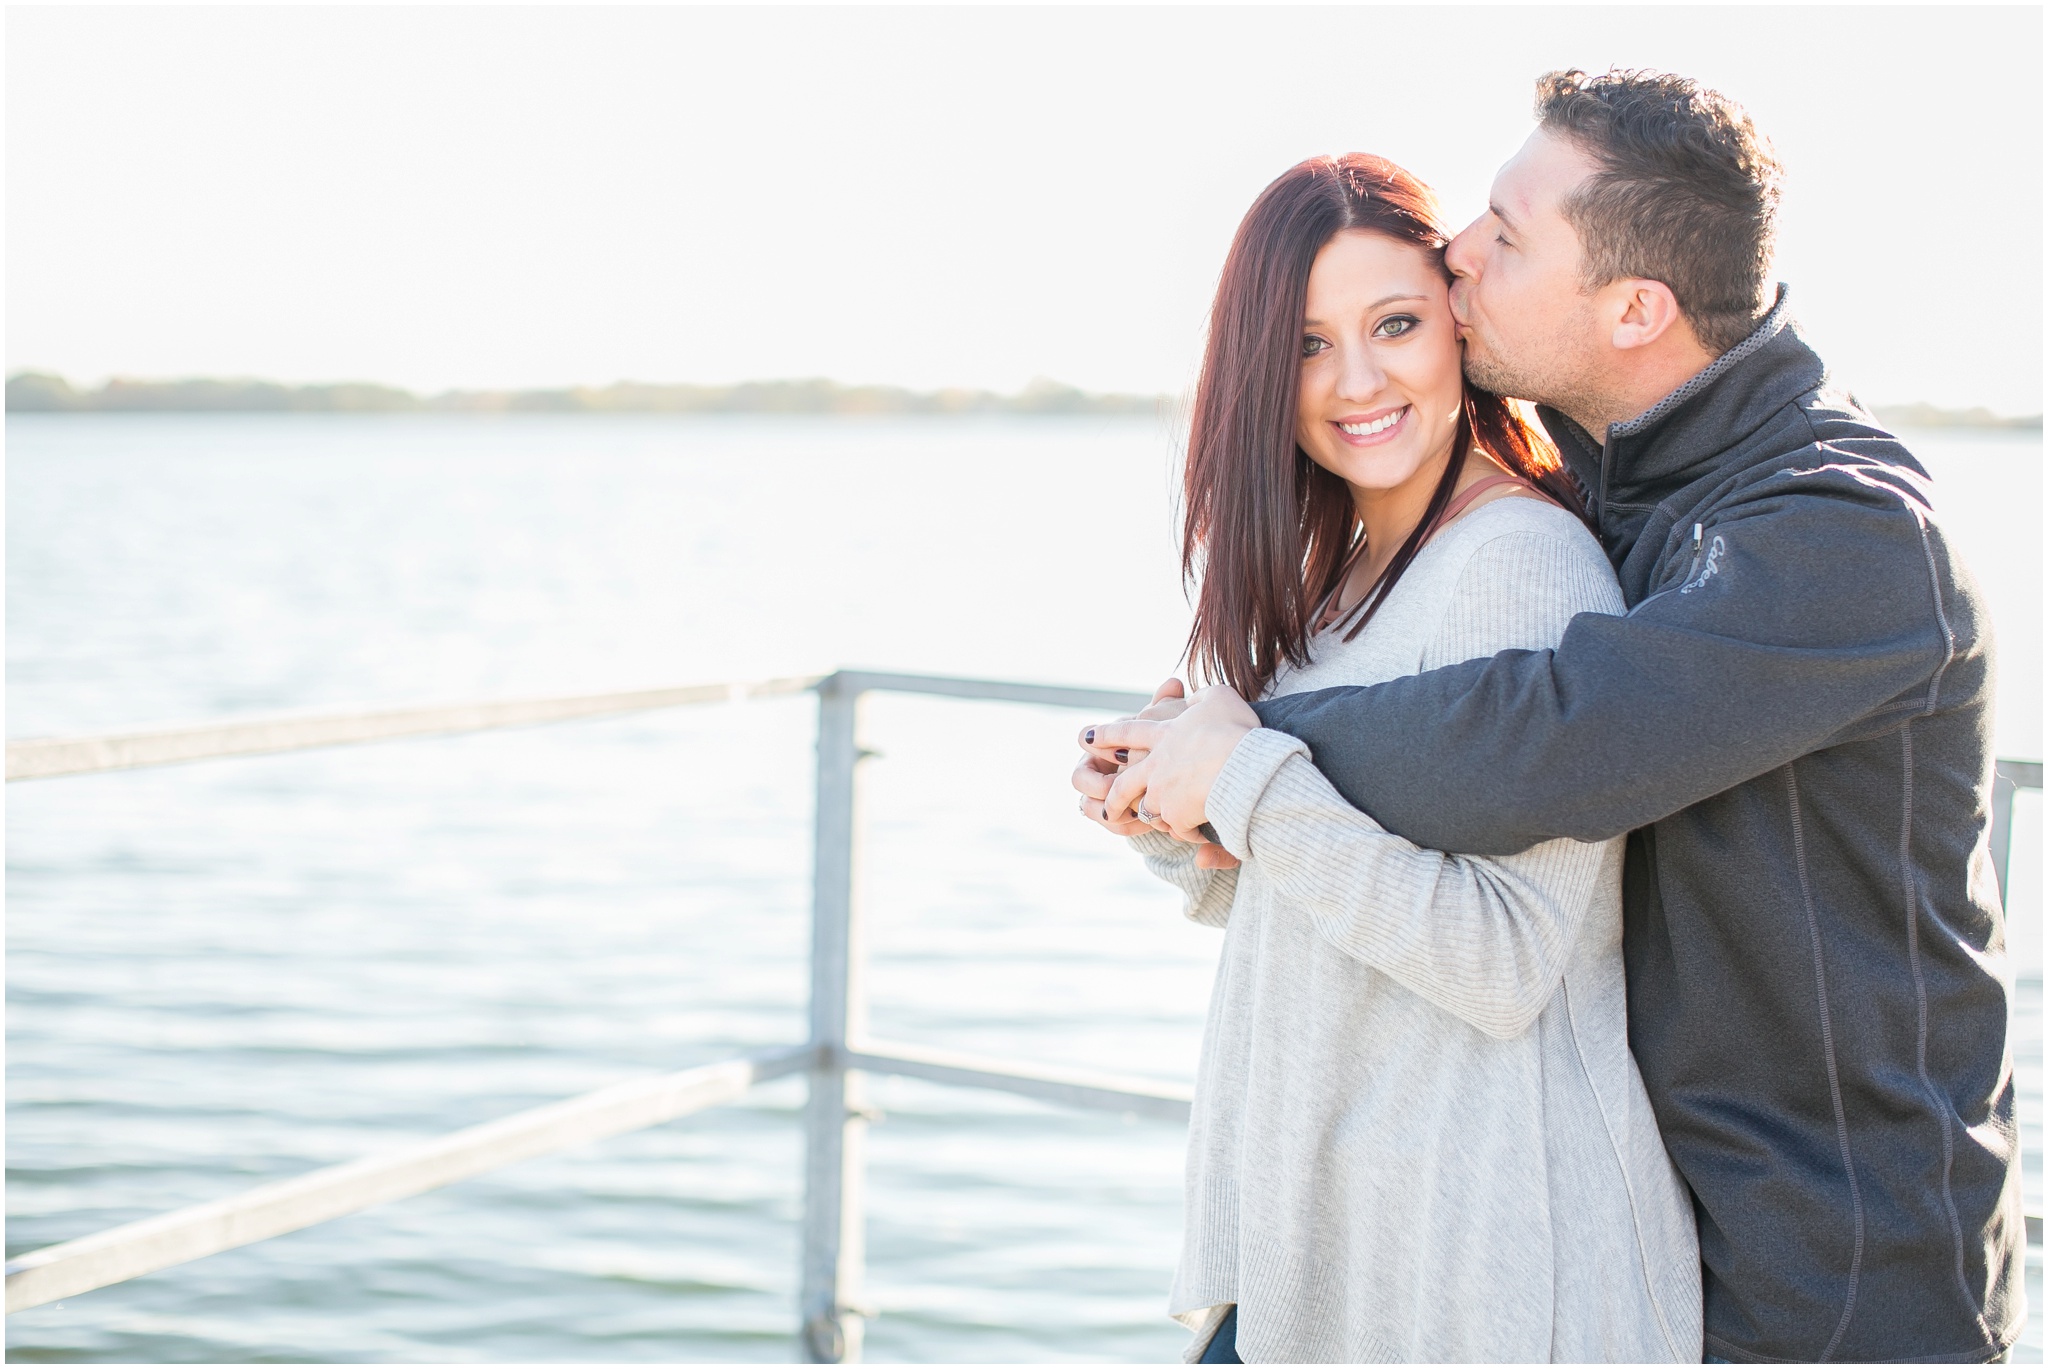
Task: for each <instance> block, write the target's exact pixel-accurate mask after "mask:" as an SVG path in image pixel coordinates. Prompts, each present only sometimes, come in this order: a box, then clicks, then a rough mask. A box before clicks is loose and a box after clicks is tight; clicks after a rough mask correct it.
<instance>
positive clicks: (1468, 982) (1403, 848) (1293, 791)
mask: <svg viewBox="0 0 2048 1369" xmlns="http://www.w3.org/2000/svg"><path fill="white" fill-rule="evenodd" d="M1208 809H1209V820H1210V821H1211V822H1212V823H1214V824H1215V826H1216V831H1217V834H1218V835H1219V836H1221V837H1222V838H1223V845H1224V846H1225V847H1227V848H1228V849H1229V850H1230V852H1231V853H1232V854H1233V855H1236V856H1237V857H1239V858H1240V859H1241V860H1244V861H1245V862H1247V863H1248V864H1251V865H1255V866H1257V868H1258V870H1259V873H1260V874H1261V875H1262V876H1263V877H1264V878H1265V879H1267V880H1268V881H1270V882H1271V883H1272V885H1273V886H1274V888H1275V889H1276V890H1277V891H1278V892H1279V893H1280V894H1281V895H1282V896H1283V897H1284V898H1286V899H1287V901H1288V902H1289V903H1291V904H1293V905H1294V906H1296V907H1299V908H1302V909H1304V910H1306V911H1307V913H1308V915H1309V917H1310V918H1312V919H1313V920H1314V923H1315V927H1316V931H1317V932H1318V933H1319V934H1320V935H1321V936H1322V937H1323V938H1324V939H1325V940H1326V941H1328V942H1329V943H1330V944H1331V945H1333V946H1335V947H1336V948H1337V949H1338V950H1340V951H1342V952H1344V953H1345V954H1346V955H1349V956H1351V957H1353V958H1354V959H1356V960H1360V961H1363V962H1364V963H1366V964H1368V965H1371V966H1372V967H1373V968H1374V969H1377V970H1381V971H1383V972H1385V973H1386V974H1387V975H1389V976H1391V977H1392V978H1393V979H1395V980H1397V981H1398V982H1400V983H1401V984H1403V985H1404V986H1406V987H1407V988H1409V989H1411V990H1413V991H1414V992H1415V993H1417V994H1420V995H1421V996H1422V997H1424V998H1426V999H1428V1000H1429V1001H1430V1002H1432V1003H1434V1004H1436V1005H1437V1006H1438V1007H1440V1008H1442V1009H1444V1010H1445V1011H1446V1012H1449V1013H1452V1014H1454V1015H1455V1016H1457V1017H1459V1018H1461V1019H1463V1020H1464V1021H1466V1022H1469V1023H1470V1024H1472V1025H1473V1026H1474V1027H1477V1028H1478V1029H1479V1030H1480V1031H1483V1032H1485V1033H1486V1034H1487V1035H1488V1036H1494V1037H1501V1038H1507V1037H1514V1036H1519V1035H1521V1034H1522V1033H1523V1032H1525V1031H1527V1030H1528V1029H1529V1027H1530V1025H1531V1024H1532V1023H1534V1022H1535V1021H1536V1018H1537V1016H1538V1015H1539V1014H1541V1013H1542V1011H1543V1008H1544V1006H1545V1005H1546V1004H1547V1003H1549V1001H1550V998H1551V995H1552V994H1553V993H1554V992H1555V991H1556V988H1557V985H1558V982H1559V981H1560V980H1561V979H1562V978H1563V977H1564V969H1565V964H1566V962H1567V961H1568V960H1569V959H1570V956H1571V951H1572V947H1573V945H1574V944H1575V943H1576V941H1577V939H1578V932H1579V927H1580V926H1581V924H1582V923H1583V922H1584V921H1585V916H1586V911H1587V909H1588V908H1589V907H1591V906H1592V902H1593V896H1594V894H1595V893H1596V892H1597V890H1598V887H1599V882H1600V879H1601V877H1602V874H1603V871H1605V870H1606V864H1607V863H1606V861H1605V859H1604V857H1605V854H1606V847H1605V846H1604V845H1601V844H1589V843H1585V842H1576V841H1552V842H1545V843H1544V844H1542V845H1540V846H1536V847H1532V848H1531V849H1529V850H1527V851H1524V852H1522V853H1521V854H1519V855H1513V856H1499V857H1492V856H1457V855H1447V854H1445V853H1444V852H1442V851H1431V850H1427V849H1425V848H1423V847H1420V846H1417V845H1415V843H1413V842H1411V841H1408V840H1407V839H1405V838H1403V837H1398V836H1395V835H1394V834H1393V833H1391V832H1389V831H1387V830H1386V829H1385V828H1383V827H1381V826H1380V825H1379V824H1378V823H1376V822H1374V821H1373V820H1372V819H1371V818H1369V817H1367V816H1366V815H1365V814H1363V813H1361V812H1359V811H1358V810H1357V809H1355V808H1353V807H1352V806H1351V805H1350V804H1348V803H1346V802H1345V801H1344V798H1343V796H1342V795H1340V794H1339V793H1338V792H1337V791H1336V790H1335V789H1334V788H1332V787H1331V785H1330V782H1329V781H1328V780H1326V779H1324V778H1323V775H1322V772H1321V771H1319V770H1317V769H1316V768H1315V766H1314V765H1313V764H1312V763H1311V762H1310V759H1309V753H1308V748H1307V747H1306V746H1304V745H1303V744H1302V743H1301V742H1299V741H1297V740H1296V739H1295V738H1293V737H1289V736H1287V735H1285V734H1284V733H1280V732H1274V731H1270V730H1268V729H1266V728H1260V729H1258V730H1257V731H1254V732H1251V733H1249V734H1247V735H1246V737H1245V739H1244V740H1243V741H1242V742H1240V743H1238V746H1237V750H1236V751H1234V752H1233V753H1232V754H1231V757H1230V760H1229V762H1228V763H1227V764H1226V765H1225V766H1224V768H1223V771H1222V773H1221V774H1219V775H1218V776H1217V778H1216V782H1215V785H1214V786H1213V787H1212V788H1211V790H1210V792H1209V804H1208ZM1607 875H1608V877H1609V878H1611V877H1612V872H1611V871H1607Z"/></svg>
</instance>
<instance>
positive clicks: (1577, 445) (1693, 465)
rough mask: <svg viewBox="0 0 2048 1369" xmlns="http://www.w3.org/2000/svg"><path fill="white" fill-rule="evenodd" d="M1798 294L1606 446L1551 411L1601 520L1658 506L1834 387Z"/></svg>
mask: <svg viewBox="0 0 2048 1369" xmlns="http://www.w3.org/2000/svg"><path fill="white" fill-rule="evenodd" d="M1790 299H1791V291H1790V289H1789V288H1788V287H1786V286H1784V285H1780V286H1779V287H1778V295H1777V300H1776V302H1775V303H1774V304H1773V305H1772V306H1771V311H1770V313H1768V314H1766V315H1765V316H1764V318H1763V320H1762V321H1761V322H1759V323H1758V324H1757V326H1756V327H1755V328H1754V329H1752V330H1751V331H1750V334H1749V336H1748V337H1745V338H1744V339H1743V340H1742V341H1741V342H1739V343H1737V344H1736V345H1735V346H1733V347H1731V348H1729V349H1728V350H1727V351H1726V352H1723V353H1722V354H1721V355H1720V356H1718V357H1716V358H1715V359H1714V361H1713V363H1712V364H1711V365H1709V366H1707V367H1706V368H1705V369H1704V370H1702V371H1700V372H1699V374H1697V375H1695V376H1693V377H1692V378H1691V379H1690V380H1688V381H1686V382H1685V383H1684V384H1683V385H1680V386H1679V387H1678V388H1677V389H1675V390H1673V391H1672V392H1671V393H1670V394H1667V395H1665V396H1664V397H1663V398H1662V399H1660V400H1658V401H1657V402H1656V403H1655V404H1652V405H1651V406H1650V407H1649V408H1647V409H1645V410H1643V411H1642V412H1641V413H1639V414H1637V415H1636V416H1635V417H1634V418H1631V419H1629V420H1627V421H1626V422H1623V423H1616V424H1614V425H1613V426H1612V427H1610V428H1609V429H1608V431H1607V441H1606V442H1605V443H1602V442H1599V441H1597V440H1595V439H1594V437H1593V436H1592V434H1590V433H1588V432H1587V431H1586V430H1585V429H1584V428H1581V427H1580V426H1579V425H1578V424H1577V423H1574V422H1573V421H1572V420H1571V419H1569V418H1567V417H1565V416H1564V415H1563V414H1561V413H1558V412H1557V411H1556V410H1554V409H1551V408H1550V407H1548V406H1547V405H1546V406H1543V407H1542V408H1541V409H1540V410H1539V412H1540V414H1541V416H1542V419H1543V425H1544V427H1545V428H1547V429H1548V430H1549V431H1550V432H1551V433H1552V434H1553V435H1555V436H1557V437H1558V439H1559V442H1558V445H1559V448H1560V449H1561V451H1562V453H1563V455H1564V457H1565V460H1566V462H1567V463H1569V464H1570V466H1571V467H1572V470H1573V472H1574V474H1576V475H1577V476H1578V477H1579V480H1580V483H1581V484H1583V485H1584V486H1585V487H1586V488H1587V490H1588V491H1590V492H1592V494H1593V504H1594V507H1593V512H1594V514H1595V515H1596V517H1598V516H1601V515H1603V514H1604V513H1605V511H1606V509H1607V507H1608V506H1609V504H1610V503H1613V502H1621V503H1643V502H1654V501H1655V500H1656V499H1659V498H1662V497H1663V495H1664V494H1666V493H1668V492H1669V491H1670V490H1672V489H1674V488H1676V487H1678V486H1680V485H1683V484H1685V483H1688V482H1689V481H1690V480H1691V479H1693V478H1695V477H1697V476H1698V475H1699V474H1701V473H1703V472H1704V471H1705V470H1706V469H1707V468H1709V467H1712V466H1713V465H1715V464H1717V463H1719V462H1720V461H1722V460H1724V459H1725V458H1726V456H1727V455H1728V453H1730V452H1731V451H1732V450H1733V449H1734V448H1736V447H1737V446H1739V445H1740V444H1741V443H1742V441H1743V439H1745V438H1747V437H1748V436H1749V435H1750V434H1751V433H1753V432H1755V431H1756V430H1757V429H1758V428H1760V427H1762V426H1763V425H1764V423H1765V422H1767V421H1768V420H1769V419H1770V417H1771V415H1772V414H1775V413H1777V412H1779V411H1780V410H1782V409H1783V408H1784V407H1785V406H1786V405H1787V404H1789V403H1791V402H1792V401H1793V400H1795V399H1797V398H1798V397H1799V396H1800V395H1802V394H1806V393H1807V392H1809V391H1811V390H1814V389H1817V388H1819V387H1820V386H1821V385H1822V384H1824V383H1825V382H1826V379H1827V368H1826V367H1825V366H1823V365H1822V364H1821V359H1820V357H1819V356H1817V355H1816V354H1815V353H1814V351H1813V349H1812V348H1810V347H1808V346H1807V345H1806V342H1805V340H1804V339H1803V338H1802V337H1801V336H1800V333H1799V327H1798V325H1797V324H1796V323H1794V322H1793V321H1792V317H1791V309H1790Z"/></svg>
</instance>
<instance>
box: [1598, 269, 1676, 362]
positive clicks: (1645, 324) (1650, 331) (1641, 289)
mask: <svg viewBox="0 0 2048 1369" xmlns="http://www.w3.org/2000/svg"><path fill="white" fill-rule="evenodd" d="M1608 291H1614V292H1616V294H1615V295H1614V296H1613V297H1612V299H1611V307H1615V308H1617V309H1618V311H1619V312H1618V314H1617V315H1616V316H1615V319H1614V331H1613V334H1612V336H1611V338H1610V342H1611V343H1612V345H1613V347H1614V349H1615V350H1616V351H1619V352H1626V351H1632V350H1634V349H1635V348H1638V347H1648V346H1649V345H1650V344H1651V343H1653V342H1656V341H1657V340H1658V339H1660V338H1663V337H1665V336H1667V335H1669V334H1670V332H1671V330H1672V329H1673V328H1679V329H1687V328H1689V327H1690V325H1689V324H1687V323H1686V321H1685V314H1684V312H1683V311H1682V310H1681V309H1679V307H1678V296H1676V295H1674V294H1672V293H1671V287H1670V286H1668V285H1666V284H1665V283H1664V282H1663V281H1661V280H1645V279H1641V278H1630V279H1626V280H1618V281H1614V282H1611V283H1610V284H1609V285H1608V286H1607V287H1606V289H1605V290H1603V291H1602V292H1601V293H1603V294H1605V293H1607V292H1608ZM1688 340H1690V337H1689V336H1688Z"/></svg>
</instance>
